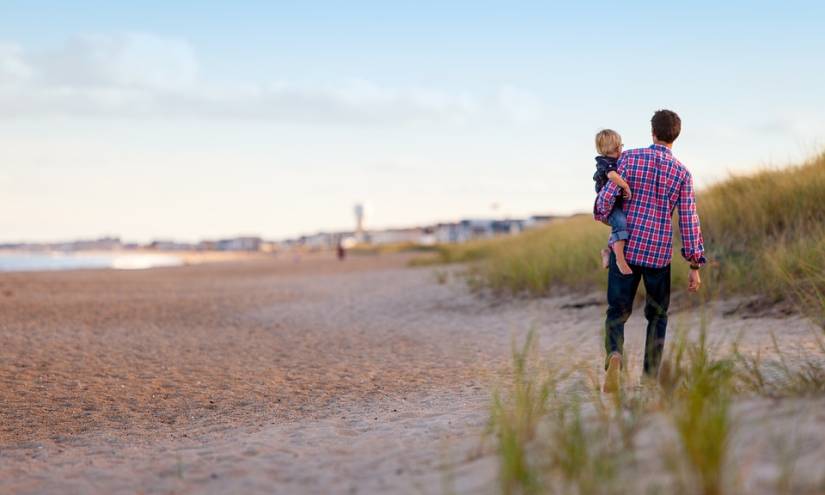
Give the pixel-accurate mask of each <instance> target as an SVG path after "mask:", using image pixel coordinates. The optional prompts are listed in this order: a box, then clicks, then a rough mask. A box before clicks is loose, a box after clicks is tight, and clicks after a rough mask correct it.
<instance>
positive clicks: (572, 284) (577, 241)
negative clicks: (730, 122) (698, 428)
mask: <svg viewBox="0 0 825 495" xmlns="http://www.w3.org/2000/svg"><path fill="white" fill-rule="evenodd" d="M697 203H698V208H699V216H700V218H701V222H702V230H703V232H704V236H705V246H706V248H707V254H708V258H709V260H710V264H709V266H708V267H707V269H706V270H705V271H704V272H703V275H704V281H705V286H706V287H708V288H709V289H710V290H712V291H713V292H716V291H719V290H722V291H725V292H729V293H759V294H762V295H765V296H767V297H772V298H775V299H779V298H781V297H785V296H787V295H788V294H789V289H790V293H791V294H792V295H793V296H794V297H797V298H801V299H805V300H806V301H805V302H806V303H809V304H812V305H822V304H824V303H823V301H825V298H823V296H822V295H823V294H825V275H823V274H825V155H821V156H819V157H817V158H815V159H813V160H811V161H810V162H808V163H806V164H803V165H801V166H796V167H789V168H785V169H780V170H766V171H763V172H760V173H757V174H754V175H748V176H741V177H731V178H729V179H727V180H725V181H723V182H720V183H718V184H716V185H714V186H711V187H709V188H708V189H705V190H703V191H701V192H700V193H699V195H698V198H697ZM607 235H608V230H607V227H605V226H604V225H601V224H599V223H598V222H595V221H593V219H592V218H591V217H590V216H589V215H579V216H575V217H571V218H567V219H561V220H557V221H555V222H553V223H551V224H550V225H548V226H547V227H544V228H541V229H537V230H534V231H528V232H525V233H523V234H521V235H518V236H514V237H506V238H496V239H490V240H485V241H476V242H472V243H468V244H459V245H443V246H437V247H436V255H435V257H430V258H422V261H419V263H422V262H441V263H452V262H467V261H475V262H477V263H474V264H473V266H472V268H471V270H470V273H469V280H470V282H471V284H472V285H473V286H474V287H478V288H487V289H490V290H492V291H493V292H496V293H499V294H528V295H537V296H541V295H546V294H548V293H549V292H550V291H551V290H552V289H553V288H554V287H568V288H589V287H598V286H600V285H602V284H604V283H605V280H606V277H605V274H604V271H603V269H602V268H601V263H600V259H599V251H600V250H601V249H602V248H603V247H604V245H605V241H606V238H607ZM674 237H675V239H674V241H675V242H674V246H675V252H676V253H678V249H679V247H680V246H679V239H678V228H674ZM677 258H678V254H676V256H675V257H674V259H675V260H676V263H674V268H675V269H674V271H673V277H674V278H673V284H674V287H676V288H679V287H682V286H684V285H686V277H687V274H686V271H687V270H686V267H685V266H684V264H683V263H681V262H679V261H678V259H677Z"/></svg>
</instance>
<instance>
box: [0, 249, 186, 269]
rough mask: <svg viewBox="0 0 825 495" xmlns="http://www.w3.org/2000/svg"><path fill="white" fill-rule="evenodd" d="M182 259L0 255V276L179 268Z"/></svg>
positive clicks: (161, 256)
mask: <svg viewBox="0 0 825 495" xmlns="http://www.w3.org/2000/svg"><path fill="white" fill-rule="evenodd" d="M182 264H183V259H181V258H180V257H178V256H175V255H171V254H139V253H112V254H108V253H104V254H101V253H95V254H84V253H21V252H15V253H0V272H30V271H47V270H80V269H89V268H112V269H116V270H142V269H146V268H154V267H159V266H178V265H182Z"/></svg>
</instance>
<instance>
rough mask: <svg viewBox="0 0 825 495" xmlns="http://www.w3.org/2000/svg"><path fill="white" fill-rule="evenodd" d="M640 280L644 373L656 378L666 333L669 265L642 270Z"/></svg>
mask: <svg viewBox="0 0 825 495" xmlns="http://www.w3.org/2000/svg"><path fill="white" fill-rule="evenodd" d="M642 278H643V280H644V282H645V291H646V292H647V296H646V297H645V318H647V337H646V339H645V364H644V372H645V374H646V375H647V376H650V377H654V378H655V377H656V375H657V374H658V373H659V365H660V364H661V362H662V351H663V350H664V348H665V335H666V333H667V311H668V307H669V306H670V265H668V266H666V267H664V268H644V270H643V271H642Z"/></svg>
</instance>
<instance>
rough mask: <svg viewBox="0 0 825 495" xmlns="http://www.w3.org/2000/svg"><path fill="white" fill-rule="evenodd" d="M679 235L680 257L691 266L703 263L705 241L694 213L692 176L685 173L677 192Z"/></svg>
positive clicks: (697, 217)
mask: <svg viewBox="0 0 825 495" xmlns="http://www.w3.org/2000/svg"><path fill="white" fill-rule="evenodd" d="M679 235H680V236H681V237H682V257H683V258H685V260H687V261H688V262H689V263H690V264H691V265H692V266H697V267H698V266H702V265H704V264H705V262H706V260H705V241H704V239H703V238H702V227H701V226H700V225H699V215H698V214H697V213H696V196H695V195H694V193H693V177H691V175H690V172H688V173H687V175H685V179H684V181H683V182H682V189H681V191H680V193H679Z"/></svg>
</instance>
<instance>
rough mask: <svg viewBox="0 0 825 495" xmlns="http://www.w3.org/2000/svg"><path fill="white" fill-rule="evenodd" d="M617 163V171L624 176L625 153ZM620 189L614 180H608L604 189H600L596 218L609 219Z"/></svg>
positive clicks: (597, 198) (600, 219)
mask: <svg viewBox="0 0 825 495" xmlns="http://www.w3.org/2000/svg"><path fill="white" fill-rule="evenodd" d="M617 165H618V167H617V168H616V172H617V173H618V174H619V175H620V176H622V177H624V171H625V168H626V160H625V155H622V156H620V157H619V161H618V162H617ZM619 191H620V187H619V186H618V185H616V183H615V182H613V181H608V183H607V184H606V185H605V186H604V187H603V188H602V190H601V191H599V195H598V196H597V197H596V211H595V212H594V217H595V218H596V220H599V221H605V220H606V219H607V217H608V216H609V215H610V212H611V211H612V210H613V205H614V204H615V203H616V196H617V195H618V194H619Z"/></svg>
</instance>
